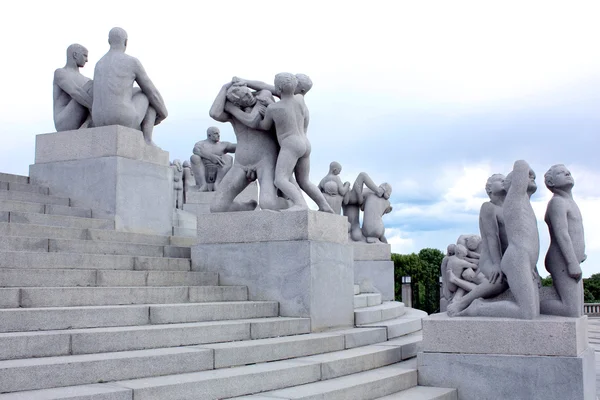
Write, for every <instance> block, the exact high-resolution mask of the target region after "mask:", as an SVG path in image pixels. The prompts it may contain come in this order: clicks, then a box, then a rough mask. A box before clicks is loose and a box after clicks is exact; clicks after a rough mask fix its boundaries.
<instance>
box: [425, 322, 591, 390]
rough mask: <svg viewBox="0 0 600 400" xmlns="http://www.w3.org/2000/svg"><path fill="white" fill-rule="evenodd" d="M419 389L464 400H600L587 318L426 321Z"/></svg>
mask: <svg viewBox="0 0 600 400" xmlns="http://www.w3.org/2000/svg"><path fill="white" fill-rule="evenodd" d="M418 370H419V384H420V385H424V386H442V387H453V388H456V389H458V398H459V400H476V399H477V400H479V399H522V400H532V399H536V400H537V399H539V400H542V399H544V400H563V399H569V400H579V399H582V400H593V399H596V384H595V381H596V372H595V360H594V351H593V349H592V348H590V347H589V345H588V340H587V317H585V316H584V317H581V318H565V317H552V316H542V317H540V318H538V319H535V320H532V321H529V320H517V319H510V318H484V317H477V318H449V317H447V315H446V314H445V313H442V314H435V315H432V316H430V317H427V318H424V319H423V343H422V352H420V353H419V354H418Z"/></svg>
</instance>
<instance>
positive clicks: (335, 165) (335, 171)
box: [329, 161, 342, 175]
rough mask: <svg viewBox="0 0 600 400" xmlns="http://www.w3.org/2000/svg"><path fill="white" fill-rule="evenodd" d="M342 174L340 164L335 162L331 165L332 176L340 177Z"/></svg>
mask: <svg viewBox="0 0 600 400" xmlns="http://www.w3.org/2000/svg"><path fill="white" fill-rule="evenodd" d="M340 172H342V165H341V164H340V163H339V162H337V161H333V162H332V163H331V164H329V173H330V174H333V175H339V174H340Z"/></svg>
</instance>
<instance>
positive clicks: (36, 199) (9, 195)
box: [0, 190, 69, 206]
mask: <svg viewBox="0 0 600 400" xmlns="http://www.w3.org/2000/svg"><path fill="white" fill-rule="evenodd" d="M0 200H12V201H24V202H25V201H26V202H28V203H40V204H56V205H61V206H68V205H69V199H66V198H63V197H55V196H48V195H43V194H39V193H27V192H19V191H12V190H11V191H9V190H0Z"/></svg>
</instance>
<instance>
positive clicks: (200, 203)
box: [183, 181, 258, 224]
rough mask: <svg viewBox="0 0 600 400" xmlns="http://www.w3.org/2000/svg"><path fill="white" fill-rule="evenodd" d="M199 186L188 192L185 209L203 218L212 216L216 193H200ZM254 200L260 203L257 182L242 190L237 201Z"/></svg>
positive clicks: (200, 220) (191, 188)
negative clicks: (211, 205)
mask: <svg viewBox="0 0 600 400" xmlns="http://www.w3.org/2000/svg"><path fill="white" fill-rule="evenodd" d="M198 188H199V186H192V187H190V189H189V190H188V191H187V192H186V199H185V204H184V205H183V209H184V210H185V211H188V212H191V213H193V214H196V215H197V216H201V215H204V214H210V203H211V202H212V201H213V198H214V197H215V192H199V191H198ZM249 200H254V201H256V202H257V203H258V184H257V183H256V181H254V182H252V183H250V184H249V185H248V186H247V187H246V189H244V190H242V193H240V194H238V195H237V197H236V198H235V201H240V202H247V201H249ZM199 223H200V224H201V223H202V219H201V218H200V219H199Z"/></svg>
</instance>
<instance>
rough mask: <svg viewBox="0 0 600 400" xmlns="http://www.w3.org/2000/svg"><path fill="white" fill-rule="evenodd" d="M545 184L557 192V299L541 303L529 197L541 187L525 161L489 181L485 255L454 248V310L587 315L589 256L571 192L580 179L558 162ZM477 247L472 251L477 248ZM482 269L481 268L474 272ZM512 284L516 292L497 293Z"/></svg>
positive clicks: (550, 221)
mask: <svg viewBox="0 0 600 400" xmlns="http://www.w3.org/2000/svg"><path fill="white" fill-rule="evenodd" d="M545 183H546V186H547V187H548V189H549V190H550V191H552V193H553V197H552V199H551V200H550V202H549V203H548V207H547V210H546V215H545V221H546V223H547V225H548V228H549V231H550V239H551V242H550V248H549V250H548V253H547V254H546V259H545V264H546V269H547V270H548V272H549V273H550V274H551V275H552V278H553V283H554V288H555V289H556V294H557V298H550V299H543V300H542V301H540V294H539V288H540V277H539V274H538V271H537V266H536V264H537V259H538V256H539V237H538V228H537V222H536V218H535V214H534V212H533V208H532V207H531V203H530V197H531V195H532V194H533V193H534V192H535V191H536V189H537V186H536V184H535V173H534V172H533V170H531V168H530V167H529V165H528V164H527V162H525V161H523V160H519V161H516V162H515V164H514V168H513V171H512V172H510V173H509V174H508V175H507V176H506V177H504V176H503V175H501V174H495V175H492V176H491V177H490V178H489V179H488V181H487V184H486V192H487V194H488V196H489V197H490V201H489V202H486V203H484V204H483V205H482V207H481V211H480V214H479V228H480V232H481V244H480V250H479V253H480V254H479V257H472V256H471V254H469V253H468V252H466V251H465V250H467V249H466V248H463V246H461V245H460V244H457V245H455V246H454V245H451V246H449V248H448V255H447V256H446V257H445V258H444V261H443V262H442V266H441V269H442V271H441V272H442V278H443V285H444V287H443V294H444V297H445V298H446V299H447V300H448V301H450V304H449V305H448V315H449V316H488V317H511V318H521V319H533V318H536V317H537V316H539V315H540V312H541V313H543V314H551V315H562V316H568V317H579V316H581V315H582V313H583V284H582V281H581V267H580V265H579V264H580V263H581V262H583V261H584V260H585V258H586V256H585V245H584V238H583V223H582V219H581V213H580V212H579V208H578V207H577V204H575V202H574V200H573V196H572V193H571V190H572V188H573V185H574V180H573V178H572V176H571V174H570V172H569V170H568V169H567V168H566V167H565V166H564V165H554V166H552V167H551V168H550V169H549V170H548V172H546V174H545ZM466 244H467V245H468V244H469V240H468V239H467V240H466ZM471 247H472V246H469V250H471V251H475V252H477V250H473V248H471ZM475 254H476V253H475ZM477 258H478V262H477ZM469 264H470V267H469ZM473 266H475V268H473ZM471 270H472V272H471ZM476 270H478V271H479V272H477V273H474V272H475V271H476ZM509 289H510V295H509V296H501V298H498V297H497V296H498V295H500V294H503V293H504V292H507V290H509Z"/></svg>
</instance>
